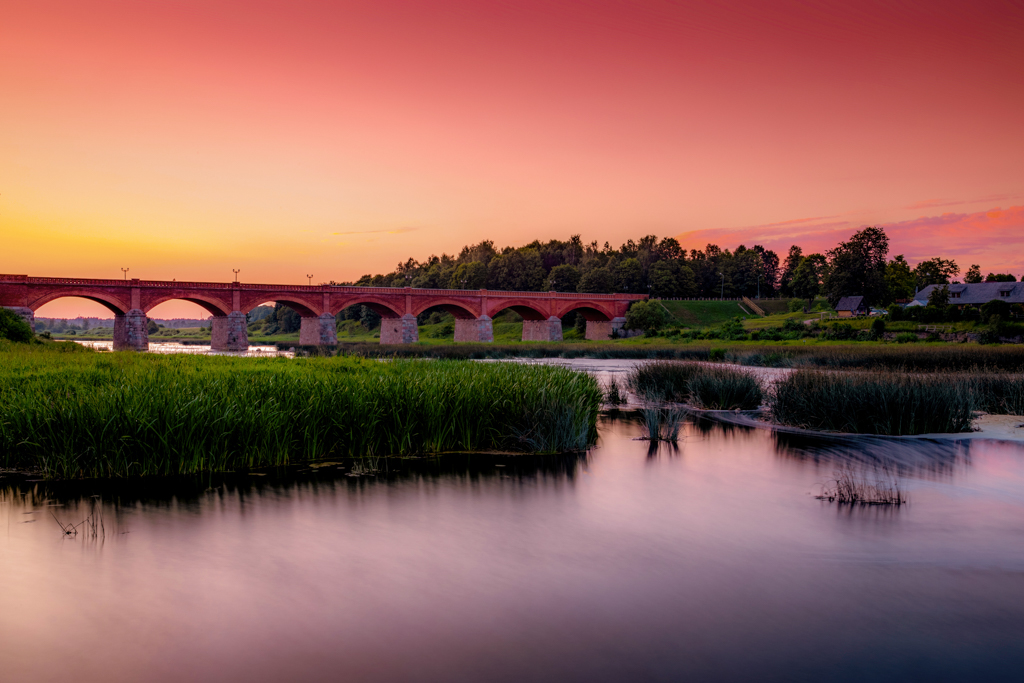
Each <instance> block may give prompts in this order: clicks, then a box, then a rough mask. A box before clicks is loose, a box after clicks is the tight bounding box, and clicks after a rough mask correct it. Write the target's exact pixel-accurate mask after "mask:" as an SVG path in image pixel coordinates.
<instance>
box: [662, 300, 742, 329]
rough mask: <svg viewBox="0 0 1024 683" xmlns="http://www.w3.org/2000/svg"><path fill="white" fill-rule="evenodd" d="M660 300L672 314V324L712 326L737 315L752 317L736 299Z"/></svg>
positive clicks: (680, 325)
mask: <svg viewBox="0 0 1024 683" xmlns="http://www.w3.org/2000/svg"><path fill="white" fill-rule="evenodd" d="M658 301H659V303H660V304H661V305H662V306H664V307H665V310H667V311H668V312H669V315H671V316H672V319H673V320H672V321H670V324H672V325H678V326H679V327H711V326H713V325H721V324H722V323H724V322H727V321H729V320H732V319H733V318H735V317H737V316H739V317H741V318H743V317H752V314H751V313H747V312H745V311H744V310H743V309H742V308H740V306H739V303H738V302H736V301H667V300H658ZM755 317H756V316H755Z"/></svg>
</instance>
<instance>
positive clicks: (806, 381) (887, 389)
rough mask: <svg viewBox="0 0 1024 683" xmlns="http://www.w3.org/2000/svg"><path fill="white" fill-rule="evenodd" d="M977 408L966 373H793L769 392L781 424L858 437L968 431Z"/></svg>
mask: <svg viewBox="0 0 1024 683" xmlns="http://www.w3.org/2000/svg"><path fill="white" fill-rule="evenodd" d="M976 405H977V398H976V391H975V384H974V382H973V380H972V378H971V376H970V375H967V374H964V373H937V374H928V375H915V374H912V373H907V372H898V371H891V370H881V371H866V372H825V371H821V370H797V371H795V372H793V373H791V374H790V375H788V376H787V377H784V378H782V379H780V380H779V381H778V382H777V383H776V384H775V385H774V386H773V387H772V389H771V391H769V392H768V408H769V411H770V413H771V415H772V418H773V419H774V420H775V421H776V422H778V423H780V424H784V425H792V426H796V427H803V428H807V429H814V430H824V431H837V432H852V433H856V434H886V435H911V434H928V433H937V432H966V431H970V429H971V420H972V418H973V413H974V410H975V409H976Z"/></svg>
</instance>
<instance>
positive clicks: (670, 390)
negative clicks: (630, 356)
mask: <svg viewBox="0 0 1024 683" xmlns="http://www.w3.org/2000/svg"><path fill="white" fill-rule="evenodd" d="M705 370H706V368H705V367H704V366H703V365H701V364H699V363H686V362H678V361H675V362H673V361H653V362H650V363H643V364H640V365H637V366H636V367H634V368H633V369H632V370H630V371H629V373H628V374H627V375H626V386H627V387H629V389H630V390H631V391H632V392H633V393H635V394H636V395H637V396H639V397H641V398H642V399H644V400H646V401H676V402H683V401H686V400H687V399H689V397H690V389H689V382H690V380H691V379H692V378H693V377H694V376H696V375H698V374H700V373H701V372H704V371H705Z"/></svg>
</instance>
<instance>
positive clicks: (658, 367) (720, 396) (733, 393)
mask: <svg viewBox="0 0 1024 683" xmlns="http://www.w3.org/2000/svg"><path fill="white" fill-rule="evenodd" d="M626 386H628V387H629V388H630V390H631V391H633V392H634V393H635V394H637V396H639V397H641V399H643V400H645V401H674V402H688V403H691V404H693V405H695V406H697V407H700V408H706V409H708V410H734V409H740V410H753V409H755V408H757V407H758V406H760V405H761V401H762V399H763V392H762V389H761V384H760V382H758V380H757V378H756V377H755V376H754V375H752V374H750V373H748V372H745V371H743V370H738V369H735V368H730V367H727V366H721V365H710V364H706V363H685V362H672V361H657V362H652V363H644V364H642V365H638V366H637V367H635V368H633V369H632V370H631V371H630V372H629V374H628V375H627V376H626Z"/></svg>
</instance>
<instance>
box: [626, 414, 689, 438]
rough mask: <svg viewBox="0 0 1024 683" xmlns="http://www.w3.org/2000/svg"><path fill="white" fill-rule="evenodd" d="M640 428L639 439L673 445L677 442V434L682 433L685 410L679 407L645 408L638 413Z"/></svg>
mask: <svg viewBox="0 0 1024 683" xmlns="http://www.w3.org/2000/svg"><path fill="white" fill-rule="evenodd" d="M638 412H639V414H640V428H641V429H642V430H643V436H642V437H641V438H643V439H647V440H649V441H668V442H669V443H675V442H677V441H678V440H679V432H680V431H682V428H683V422H684V420H685V419H686V410H685V409H684V408H682V407H680V406H663V407H655V406H645V407H643V408H641V409H640V410H639V411H638Z"/></svg>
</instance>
